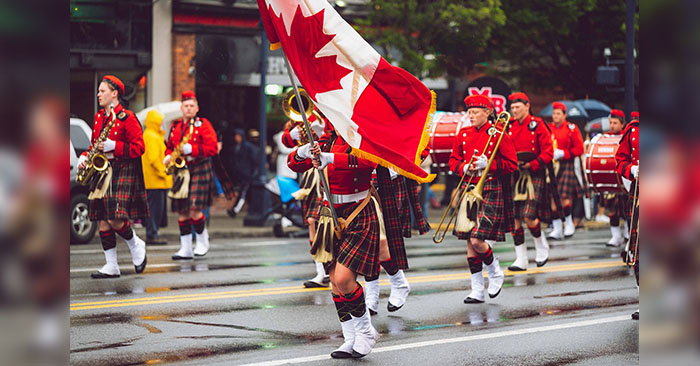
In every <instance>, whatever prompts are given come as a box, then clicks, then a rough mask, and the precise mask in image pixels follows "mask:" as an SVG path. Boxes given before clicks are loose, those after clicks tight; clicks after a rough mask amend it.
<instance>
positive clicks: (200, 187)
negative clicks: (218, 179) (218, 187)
mask: <svg viewBox="0 0 700 366" xmlns="http://www.w3.org/2000/svg"><path fill="white" fill-rule="evenodd" d="M187 169H189V170H190V189H189V193H188V196H187V198H185V199H180V200H176V199H173V200H172V203H171V205H170V206H171V210H172V212H184V211H189V210H190V209H193V208H196V209H200V210H202V209H205V208H207V207H209V206H211V202H212V194H213V192H214V184H215V183H214V168H213V166H212V163H211V158H205V159H202V160H201V161H199V162H196V163H194V164H193V163H188V164H187Z"/></svg>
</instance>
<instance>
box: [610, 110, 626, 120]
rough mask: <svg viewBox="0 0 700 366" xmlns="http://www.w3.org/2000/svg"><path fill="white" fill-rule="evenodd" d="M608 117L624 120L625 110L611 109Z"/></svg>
mask: <svg viewBox="0 0 700 366" xmlns="http://www.w3.org/2000/svg"><path fill="white" fill-rule="evenodd" d="M610 117H612V118H619V119H620V120H623V121H624V120H625V112H623V111H621V110H619V109H613V110H611V111H610Z"/></svg>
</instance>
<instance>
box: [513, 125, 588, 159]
mask: <svg viewBox="0 0 700 366" xmlns="http://www.w3.org/2000/svg"><path fill="white" fill-rule="evenodd" d="M508 136H509V137H510V138H511V140H513V144H514V145H515V151H516V152H523V151H527V152H531V153H534V154H535V156H537V158H535V160H532V161H530V169H532V171H533V172H536V171H538V170H540V169H541V168H542V167H545V166H547V164H549V162H551V161H552V157H553V156H554V149H553V147H552V132H551V131H550V130H549V126H547V124H546V123H544V121H543V120H542V119H541V118H539V117H533V116H532V115H530V114H528V115H527V117H526V118H525V120H523V121H518V120H513V121H511V123H510V124H509V127H508ZM581 146H583V145H581Z"/></svg>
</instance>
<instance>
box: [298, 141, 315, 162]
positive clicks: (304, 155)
mask: <svg viewBox="0 0 700 366" xmlns="http://www.w3.org/2000/svg"><path fill="white" fill-rule="evenodd" d="M297 156H298V157H299V158H300V159H311V158H312V157H313V156H312V155H311V144H306V145H302V146H300V147H299V148H298V149H297Z"/></svg>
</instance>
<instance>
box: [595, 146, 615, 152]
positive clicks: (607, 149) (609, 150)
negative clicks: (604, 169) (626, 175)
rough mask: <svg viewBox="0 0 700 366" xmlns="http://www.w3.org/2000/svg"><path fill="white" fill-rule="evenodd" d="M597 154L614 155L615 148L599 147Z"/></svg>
mask: <svg viewBox="0 0 700 366" xmlns="http://www.w3.org/2000/svg"><path fill="white" fill-rule="evenodd" d="M598 152H599V153H614V152H615V148H614V147H599V148H598Z"/></svg>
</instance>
